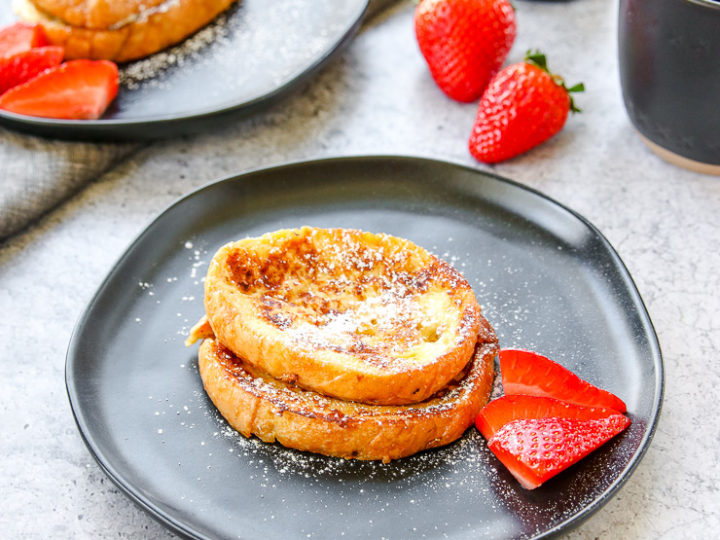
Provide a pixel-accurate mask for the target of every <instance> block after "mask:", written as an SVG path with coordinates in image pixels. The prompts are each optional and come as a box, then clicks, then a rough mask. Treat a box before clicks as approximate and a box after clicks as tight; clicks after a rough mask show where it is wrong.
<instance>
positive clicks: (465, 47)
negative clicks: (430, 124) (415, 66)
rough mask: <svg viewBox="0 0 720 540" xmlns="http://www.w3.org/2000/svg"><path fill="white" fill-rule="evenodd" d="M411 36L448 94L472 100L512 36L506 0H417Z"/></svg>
mask: <svg viewBox="0 0 720 540" xmlns="http://www.w3.org/2000/svg"><path fill="white" fill-rule="evenodd" d="M414 23H415V36H416V38H417V42H418V46H419V47H420V52H421V53H422V55H423V57H424V58H425V61H426V62H427V64H428V67H429V68H430V74H431V75H432V77H433V79H434V80H435V82H436V83H437V85H438V86H439V87H440V89H441V90H442V91H443V92H445V94H447V95H448V96H449V97H451V98H452V99H455V100H458V101H465V102H469V101H475V100H476V99H477V98H479V97H480V95H481V94H482V92H483V90H484V89H485V87H486V86H487V84H488V82H489V81H490V78H491V77H492V76H493V75H495V73H497V71H498V70H499V69H500V67H501V66H502V64H503V62H504V61H505V57H507V54H508V52H510V48H511V47H512V44H513V41H515V34H516V32H517V30H516V24H515V11H514V9H513V7H512V6H511V5H510V2H509V1H508V0H421V2H420V3H419V4H418V7H417V9H416V10H415V18H414Z"/></svg>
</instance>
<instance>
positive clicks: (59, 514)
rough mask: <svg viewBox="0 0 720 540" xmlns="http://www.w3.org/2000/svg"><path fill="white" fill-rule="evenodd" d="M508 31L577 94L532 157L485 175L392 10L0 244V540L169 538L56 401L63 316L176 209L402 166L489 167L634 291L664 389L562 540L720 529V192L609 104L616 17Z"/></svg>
mask: <svg viewBox="0 0 720 540" xmlns="http://www.w3.org/2000/svg"><path fill="white" fill-rule="evenodd" d="M515 4H516V7H517V12H518V24H519V35H518V40H517V42H516V44H515V46H514V48H513V50H512V52H511V55H510V59H509V60H510V61H517V60H519V59H521V58H522V55H523V53H524V51H525V50H526V49H527V48H530V47H541V48H542V49H543V50H544V51H545V52H547V53H548V55H549V58H550V65H551V68H553V69H554V70H556V71H558V72H560V73H562V74H564V75H565V76H566V78H567V79H568V81H569V82H571V83H573V82H575V81H578V80H582V81H584V82H585V84H586V87H587V91H586V92H585V94H583V95H580V96H579V97H578V98H577V101H578V104H579V105H580V106H581V108H583V110H584V112H583V114H581V115H576V116H575V117H573V118H570V120H569V121H568V124H567V126H566V128H565V129H564V131H563V132H562V133H561V134H560V135H559V136H557V137H555V138H554V139H552V140H551V141H549V142H548V143H547V144H544V145H543V146H541V147H539V148H537V149H535V150H533V151H531V152H529V153H528V154H526V155H524V156H522V157H520V158H517V159H515V160H512V161H511V162H508V163H505V164H502V165H499V166H497V167H493V168H489V167H486V166H484V165H481V164H477V163H475V162H474V161H473V160H472V159H471V157H470V156H469V154H468V152H467V150H466V140H467V136H468V134H469V131H470V128H471V125H472V122H473V118H474V113H475V105H461V104H458V103H454V102H451V101H450V100H448V99H446V98H445V97H444V96H443V95H441V94H440V92H439V91H438V90H437V88H436V87H435V86H434V84H433V82H432V81H431V80H430V78H429V76H428V73H427V70H426V68H425V65H424V62H423V60H422V58H421V57H420V55H419V53H418V51H417V48H416V45H415V41H414V37H413V33H412V26H411V17H412V10H413V4H412V3H411V2H402V3H400V4H398V5H397V6H396V7H391V8H390V9H388V10H387V11H385V12H383V13H382V14H380V15H378V16H377V17H375V18H373V19H372V20H370V21H369V22H368V23H367V24H366V25H365V27H364V28H363V30H362V32H361V33H360V34H359V36H358V37H357V38H356V40H355V41H354V42H353V43H352V44H351V45H350V47H349V48H348V49H347V50H346V51H345V52H344V53H343V54H342V55H341V56H340V57H339V58H338V59H337V60H336V61H334V62H333V63H332V64H331V65H330V66H329V67H328V68H327V69H325V70H323V71H322V72H321V73H320V74H319V75H318V76H317V77H316V78H315V79H313V80H312V81H311V82H310V83H308V84H306V85H305V86H304V87H303V88H302V89H301V90H300V91H299V92H297V93H296V94H294V95H293V96H291V97H289V98H288V99H285V100H284V101H282V102H281V103H279V104H277V105H275V106H274V107H273V108H272V109H270V110H267V111H266V112H264V113H262V114H258V115H256V116H254V117H252V118H249V119H246V120H243V121H239V122H238V123H237V125H235V126H233V127H230V128H225V129H223V130H222V131H219V132H215V133H211V134H204V135H199V136H194V137H186V138H182V139H176V140H168V141H163V142H157V143H154V144H150V145H147V146H145V147H144V148H143V149H141V150H140V151H138V152H137V153H135V154H134V155H132V157H131V158H130V159H127V160H126V161H124V162H122V163H121V164H120V165H119V166H117V167H115V168H114V169H113V170H111V171H110V172H108V173H106V174H105V175H104V176H102V177H101V178H99V179H98V180H97V181H96V182H94V183H92V184H90V185H89V187H87V188H86V189H84V190H83V191H82V192H80V193H79V194H78V195H77V196H75V197H74V198H73V199H71V200H70V201H69V202H67V203H65V204H64V205H62V206H61V207H60V208H58V209H56V210H55V211H53V212H52V213H50V214H49V215H47V216H45V217H44V218H43V219H42V220H41V221H40V222H39V223H37V224H36V225H34V226H32V227H31V228H29V229H28V230H26V231H25V232H23V233H22V234H21V235H19V236H16V237H13V238H11V239H10V240H8V241H6V242H5V243H4V244H2V245H1V246H0V313H3V314H5V323H4V324H3V325H2V329H1V330H0V332H1V333H2V334H1V335H2V338H3V339H1V340H0V381H2V383H0V388H1V391H0V427H1V429H0V453H1V454H2V456H3V459H2V460H0V492H1V493H2V494H3V504H2V505H1V508H0V530H2V531H3V533H2V535H3V536H4V537H9V538H70V537H76V538H116V537H132V538H138V537H141V538H165V537H168V536H170V533H168V532H167V531H166V530H165V529H163V528H162V527H161V526H160V525H159V524H157V523H156V522H155V521H154V520H153V519H152V518H150V517H149V516H148V515H146V514H145V513H144V512H142V511H141V510H139V509H138V508H136V507H135V506H134V505H133V504H132V503H131V502H130V501H129V500H128V499H127V498H126V497H125V496H124V495H123V494H122V493H120V492H119V491H118V490H117V489H116V488H115V487H114V486H113V485H112V483H111V482H110V481H109V480H108V479H106V477H105V475H104V474H103V473H102V471H101V470H100V469H99V468H98V466H97V465H96V464H95V462H94V461H93V459H92V458H91V456H90V455H89V453H88V452H87V451H86V449H85V447H84V445H83V443H82V440H81V438H80V436H79V434H78V432H77V430H76V428H75V424H74V422H73V419H72V415H71V412H70V409H69V406H68V402H67V397H66V393H65V387H64V376H63V374H64V362H65V351H66V347H67V344H68V340H69V338H70V334H71V332H72V329H73V325H74V324H75V321H76V320H77V318H78V317H79V316H80V314H81V313H82V311H83V309H84V307H85V305H86V303H87V301H88V300H89V299H90V297H91V296H92V294H93V293H94V291H95V289H96V288H97V286H98V285H99V284H100V282H101V280H102V279H103V277H104V276H105V274H106V273H107V272H108V271H109V270H110V268H111V267H112V265H113V263H114V261H115V260H116V259H117V258H118V257H119V256H120V255H121V253H122V252H123V251H124V249H125V248H126V247H127V245H128V244H129V243H130V242H131V241H132V239H133V238H134V237H135V236H136V235H137V234H138V233H139V232H140V231H141V230H142V229H143V228H144V227H145V226H146V225H147V224H148V222H149V221H150V220H151V219H152V218H153V217H154V216H155V215H156V214H157V213H158V212H159V211H160V210H161V209H163V208H164V207H165V206H166V205H168V204H169V203H170V202H172V201H173V200H174V199H175V198H176V197H178V196H180V195H182V194H184V193H186V192H187V191H189V190H191V189H193V188H195V187H197V186H200V185H202V184H204V183H206V182H208V181H210V180H213V179H215V178H217V177H221V176H224V175H228V174H231V173H237V172H241V171H243V170H247V169H250V168H255V167H260V166H266V165H273V164H276V163H280V162H286V161H290V160H298V159H305V158H316V157H323V156H336V155H358V154H366V153H369V154H409V155H416V156H427V157H434V158H444V159H449V160H452V161H455V162H459V163H464V164H468V165H471V166H475V167H477V168H479V169H484V170H492V171H493V172H496V173H498V174H501V175H503V176H507V177H510V178H512V179H514V180H517V181H519V182H521V183H523V184H526V185H528V186H531V187H533V188H535V189H538V190H540V191H542V192H544V193H545V194H547V195H549V196H551V197H553V198H555V199H557V200H559V201H560V202H562V203H564V204H565V205H567V206H569V207H570V208H572V209H574V210H576V211H577V212H579V213H581V214H582V215H584V216H585V217H586V218H588V219H589V220H590V221H591V222H592V223H593V224H595V225H596V226H597V227H598V228H599V229H600V230H601V231H602V232H603V233H604V234H605V235H606V236H607V238H608V239H609V240H610V242H611V243H612V244H613V246H614V247H615V248H616V249H617V251H618V252H619V254H620V256H621V257H622V258H623V260H624V261H625V263H626V264H627V266H628V268H629V270H630V272H631V274H632V275H633V277H634V279H635V281H636V284H637V286H638V288H639V290H640V292H641V294H642V295H643V298H644V300H645V302H646V305H647V307H648V310H649V312H650V315H651V317H652V319H653V322H654V324H655V327H656V330H657V333H658V335H659V338H660V343H661V346H662V348H663V353H664V359H665V369H666V382H667V385H666V393H665V403H664V409H663V414H662V417H661V421H660V425H659V428H658V431H657V434H656V435H655V439H654V441H653V443H652V445H651V448H650V450H649V452H648V453H647V455H646V456H645V458H644V460H643V461H642V463H641V464H640V465H639V467H638V469H637V471H636V472H635V474H634V475H633V476H632V478H631V479H630V480H629V482H628V483H627V484H626V485H625V487H624V488H623V489H622V490H621V491H620V492H619V494H618V495H617V496H615V497H614V498H613V499H612V500H611V501H610V502H609V503H608V504H607V505H606V506H605V507H604V508H603V509H602V510H600V511H599V512H598V513H597V514H596V515H595V516H594V517H592V518H591V519H590V520H589V521H587V522H586V523H584V524H583V525H582V526H581V527H580V528H579V529H577V530H575V531H573V532H571V533H569V534H568V535H567V537H568V538H582V539H593V538H598V537H601V538H617V537H623V538H662V537H667V538H702V537H708V536H709V533H710V532H711V531H717V530H718V529H719V528H720V514H719V513H718V508H719V507H720V495H719V492H718V488H717V486H718V485H720V440H719V439H718V433H720V420H718V416H717V415H716V414H714V411H715V408H716V402H717V397H716V392H717V388H718V387H720V364H719V363H718V362H717V356H718V352H719V351H720V334H719V333H718V328H720V297H719V296H718V291H719V290H720V277H719V276H720V264H719V263H720V234H718V220H717V212H718V208H720V179H718V178H713V177H708V176H701V175H696V174H693V173H690V172H686V171H683V170H680V169H677V168H674V167H672V166H670V165H668V164H666V163H664V162H662V161H661V160H659V159H658V158H656V157H655V156H654V155H653V154H651V153H650V152H649V151H648V150H647V149H646V148H645V147H644V146H643V144H642V143H641V141H640V140H639V138H638V137H637V136H636V134H635V132H634V131H633V129H632V127H631V125H630V123H629V121H628V119H627V116H626V115H625V111H624V109H623V105H622V101H621V95H620V89H619V82H618V77H617V62H616V39H615V27H616V22H615V19H616V9H617V6H616V4H615V3H614V2H610V3H608V2H606V1H604V0H582V1H581V0H578V1H574V2H559V3H550V2H537V3H534V2H528V1H525V0H517V1H516V2H515Z"/></svg>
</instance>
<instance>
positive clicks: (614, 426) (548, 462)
mask: <svg viewBox="0 0 720 540" xmlns="http://www.w3.org/2000/svg"><path fill="white" fill-rule="evenodd" d="M628 425H630V420H629V419H628V418H627V417H625V416H623V415H622V414H614V415H611V416H607V417H605V418H597V419H593V420H577V419H569V418H531V419H524V420H513V421H512V422H510V423H508V424H505V426H503V427H502V428H501V429H500V430H499V431H498V432H497V433H496V434H495V436H494V437H493V438H492V439H490V441H489V442H488V447H489V448H490V450H491V451H492V452H493V453H494V454H495V456H496V457H497V458H498V459H499V460H500V461H501V462H502V463H503V465H505V466H506V467H507V469H508V470H509V471H510V473H512V475H513V476H514V477H515V478H516V479H517V480H518V481H519V482H520V484H521V485H522V486H523V487H524V488H526V489H535V488H536V487H538V486H540V485H542V484H543V483H544V482H546V481H547V480H549V479H550V478H552V477H553V476H555V475H557V474H558V473H560V472H561V471H563V470H565V469H567V468H568V467H570V466H571V465H573V464H575V463H577V462H578V461H580V460H581V459H582V458H584V457H585V456H587V455H588V454H590V453H591V452H592V451H594V450H596V449H597V448H599V447H600V446H602V445H603V444H605V443H606V442H607V441H609V440H610V439H612V438H613V437H614V436H616V435H617V434H618V433H620V432H622V431H623V430H624V429H625V428H626V427H627V426H628Z"/></svg>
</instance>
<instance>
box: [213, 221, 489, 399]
mask: <svg viewBox="0 0 720 540" xmlns="http://www.w3.org/2000/svg"><path fill="white" fill-rule="evenodd" d="M205 308H206V311H207V316H208V320H209V322H210V326H211V327H212V329H213V331H214V333H215V335H216V336H217V339H218V341H220V342H221V343H222V344H223V345H224V346H226V347H227V348H228V349H230V350H231V351H233V353H235V354H236V355H237V356H240V357H241V358H243V359H244V360H245V361H247V362H249V363H251V364H253V365H255V366H257V367H258V368H260V369H262V370H263V371H265V372H267V373H269V374H270V375H271V376H273V377H275V378H278V379H281V380H284V381H288V382H293V383H296V384H298V385H299V386H301V387H303V388H305V389H308V390H314V391H316V392H320V393H323V394H327V395H329V396H333V397H337V398H340V399H345V400H351V401H359V402H363V403H375V404H382V405H402V404H408V403H417V402H420V401H423V400H425V399H427V398H428V397H429V396H431V395H433V394H434V393H435V392H437V391H438V390H440V389H441V388H443V387H444V386H445V385H446V384H447V383H448V382H449V381H450V380H452V379H453V378H454V377H455V376H456V375H457V374H458V373H459V372H460V371H461V370H462V369H463V368H464V366H465V365H466V364H467V362H468V361H469V359H470V357H471V355H472V352H473V348H474V345H475V341H476V336H477V333H478V328H479V326H480V324H481V321H482V320H483V318H482V315H481V312H480V306H479V305H478V303H477V301H476V299H475V295H474V294H473V292H472V289H471V288H470V285H469V284H468V282H467V281H466V280H465V279H464V278H463V277H462V276H461V275H460V274H459V273H458V272H457V271H456V270H455V269H453V268H452V267H451V266H450V265H448V264H447V263H445V262H444V261H441V260H439V259H437V258H436V257H434V256H433V255H431V254H430V253H428V252H427V251H425V250H424V249H422V248H420V247H418V246H416V245H415V244H412V243H411V242H409V241H407V240H402V239H399V238H396V237H392V236H389V235H383V234H371V233H367V232H362V231H356V230H348V229H316V228H310V227H304V228H302V229H291V230H282V231H276V232H274V233H268V234H266V235H263V236H261V237H259V238H248V239H245V240H241V241H239V242H234V243H231V244H228V245H226V246H224V247H222V248H220V250H218V252H217V253H216V254H215V256H214V257H213V260H212V261H211V263H210V267H209V269H208V274H207V276H206V279H205Z"/></svg>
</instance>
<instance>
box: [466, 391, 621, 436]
mask: <svg viewBox="0 0 720 540" xmlns="http://www.w3.org/2000/svg"><path fill="white" fill-rule="evenodd" d="M613 414H617V411H616V410H614V409H608V408H604V407H582V406H580V405H575V404H572V403H567V402H565V401H560V400H558V399H554V398H549V397H538V396H528V395H506V396H502V397H500V398H498V399H495V400H493V401H491V402H490V403H488V404H487V405H486V406H485V407H483V409H482V410H481V411H480V413H479V414H478V416H477V419H476V420H475V425H476V426H477V428H478V430H479V431H480V433H482V434H483V436H484V437H485V438H486V439H487V440H490V439H491V438H492V437H494V436H495V434H496V433H497V432H498V431H499V430H500V429H501V428H502V427H503V426H504V425H505V424H508V423H510V422H512V421H514V420H528V419H541V418H553V417H554V418H569V419H573V420H594V419H597V418H605V417H608V416H611V415H613Z"/></svg>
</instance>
